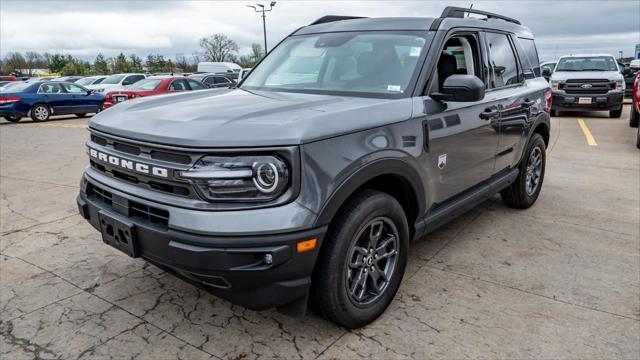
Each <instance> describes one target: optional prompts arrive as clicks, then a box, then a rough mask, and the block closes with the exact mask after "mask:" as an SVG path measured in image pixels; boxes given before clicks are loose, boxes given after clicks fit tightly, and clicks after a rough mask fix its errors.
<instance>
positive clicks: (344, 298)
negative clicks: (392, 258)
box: [319, 192, 409, 328]
mask: <svg viewBox="0 0 640 360" xmlns="http://www.w3.org/2000/svg"><path fill="white" fill-rule="evenodd" d="M370 193H372V195H371V196H370V197H368V198H366V199H365V200H364V201H363V202H361V203H360V204H358V205H357V206H356V211H354V212H351V213H350V216H349V218H347V219H346V221H344V222H342V227H341V228H336V229H332V234H331V235H330V238H329V239H328V240H329V241H335V242H336V244H335V245H336V246H335V247H334V249H333V250H334V251H333V254H325V255H329V259H326V258H324V259H323V258H320V259H319V261H327V260H328V262H329V264H327V265H328V266H330V268H333V269H336V271H334V272H333V273H332V274H331V275H332V276H331V279H328V280H329V283H330V284H334V285H333V286H334V289H332V292H333V294H332V295H333V296H334V299H333V300H334V301H335V302H336V303H338V304H339V308H341V309H342V310H343V311H344V313H345V315H346V316H345V317H346V319H345V320H346V321H345V323H346V324H345V326H347V327H350V328H355V327H360V326H364V325H366V324H368V323H369V322H371V321H372V320H373V319H375V318H377V317H378V316H380V314H382V313H383V312H384V311H385V309H386V308H387V307H388V306H389V304H390V303H391V301H392V300H393V297H394V296H395V294H396V292H397V290H398V288H399V286H400V283H401V281H402V277H403V275H404V271H405V268H406V264H407V257H408V251H409V231H408V226H407V219H406V217H405V214H404V211H403V210H402V207H401V206H400V204H398V202H397V201H396V200H395V199H394V198H392V197H391V196H389V195H386V194H384V193H379V192H370ZM377 217H387V218H388V219H390V220H391V221H392V222H393V223H394V225H395V226H396V230H397V231H398V236H399V239H398V240H399V241H398V247H399V249H398V255H397V256H398V259H397V261H398V262H397V264H396V268H395V270H394V273H393V275H392V276H391V279H390V281H389V284H388V285H387V288H386V289H385V290H384V293H383V294H382V296H381V297H380V298H379V299H377V300H376V301H375V302H373V303H371V304H367V305H356V304H354V303H353V302H352V300H351V298H350V296H349V294H348V292H347V291H348V290H347V279H346V276H345V271H346V267H347V266H348V262H349V258H348V257H349V254H350V250H351V246H352V244H353V241H354V237H355V235H356V234H358V232H359V231H360V230H361V229H362V227H363V226H365V225H366V224H367V223H368V222H369V221H371V220H373V219H375V218H377Z"/></svg>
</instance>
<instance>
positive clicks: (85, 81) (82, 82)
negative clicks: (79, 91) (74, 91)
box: [76, 77, 97, 86]
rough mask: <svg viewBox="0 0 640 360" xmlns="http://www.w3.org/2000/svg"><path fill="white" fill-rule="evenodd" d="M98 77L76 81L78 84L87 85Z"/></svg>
mask: <svg viewBox="0 0 640 360" xmlns="http://www.w3.org/2000/svg"><path fill="white" fill-rule="evenodd" d="M96 79H97V78H94V77H86V78H82V79H80V80H78V81H76V84H80V85H84V86H87V85H91V84H93V82H94V80H96Z"/></svg>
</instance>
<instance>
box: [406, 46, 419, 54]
mask: <svg viewBox="0 0 640 360" xmlns="http://www.w3.org/2000/svg"><path fill="white" fill-rule="evenodd" d="M421 50H422V48H421V47H419V46H412V47H411V50H409V56H420V51H421Z"/></svg>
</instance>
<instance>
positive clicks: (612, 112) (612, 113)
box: [609, 106, 622, 119]
mask: <svg viewBox="0 0 640 360" xmlns="http://www.w3.org/2000/svg"><path fill="white" fill-rule="evenodd" d="M620 116H622V106H621V107H620V109H618V110H610V111H609V117H610V118H614V119H618V118H619V117H620Z"/></svg>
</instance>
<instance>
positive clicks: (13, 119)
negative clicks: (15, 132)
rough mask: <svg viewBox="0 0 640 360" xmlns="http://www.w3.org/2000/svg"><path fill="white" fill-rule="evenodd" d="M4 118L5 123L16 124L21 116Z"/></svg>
mask: <svg viewBox="0 0 640 360" xmlns="http://www.w3.org/2000/svg"><path fill="white" fill-rule="evenodd" d="M4 118H5V119H6V120H7V121H11V122H18V121H20V119H22V116H11V115H7V116H4Z"/></svg>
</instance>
